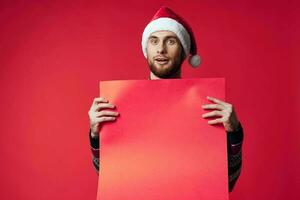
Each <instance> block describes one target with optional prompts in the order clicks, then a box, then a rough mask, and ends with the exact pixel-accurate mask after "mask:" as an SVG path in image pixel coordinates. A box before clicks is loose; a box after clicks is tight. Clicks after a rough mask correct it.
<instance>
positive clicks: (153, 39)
mask: <svg viewBox="0 0 300 200" xmlns="http://www.w3.org/2000/svg"><path fill="white" fill-rule="evenodd" d="M150 43H151V44H153V45H156V44H157V43H158V39H157V38H151V39H150Z"/></svg>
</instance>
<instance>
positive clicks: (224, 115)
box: [202, 97, 239, 132]
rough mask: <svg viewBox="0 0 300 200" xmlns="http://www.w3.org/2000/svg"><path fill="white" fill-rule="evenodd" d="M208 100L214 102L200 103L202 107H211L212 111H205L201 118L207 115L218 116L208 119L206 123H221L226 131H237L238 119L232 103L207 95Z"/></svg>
mask: <svg viewBox="0 0 300 200" xmlns="http://www.w3.org/2000/svg"><path fill="white" fill-rule="evenodd" d="M207 99H208V100H210V101H212V102H214V104H205V105H202V108H203V109H213V110H214V111H211V112H208V113H205V114H203V115H202V117H203V118H207V117H220V118H216V119H213V120H209V121H208V124H219V123H223V125H224V128H225V130H226V131H227V132H232V131H237V129H238V126H239V120H238V118H237V116H236V113H235V111H234V108H233V105H231V104H229V103H226V102H224V101H221V100H219V99H216V98H214V97H207Z"/></svg>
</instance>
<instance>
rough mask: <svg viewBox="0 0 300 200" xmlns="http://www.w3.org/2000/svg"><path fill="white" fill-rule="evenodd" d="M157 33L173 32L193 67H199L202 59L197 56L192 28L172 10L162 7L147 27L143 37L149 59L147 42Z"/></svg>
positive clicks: (143, 46)
mask: <svg viewBox="0 0 300 200" xmlns="http://www.w3.org/2000/svg"><path fill="white" fill-rule="evenodd" d="M156 31H172V32H173V33H175V34H176V35H177V37H178V39H179V40H180V42H181V44H182V47H183V49H184V52H185V55H186V56H188V55H190V56H189V63H190V65H191V66H192V67H198V66H199V65H200V63H201V58H200V56H199V55H197V44H196V41H195V37H194V34H193V31H192V29H191V27H190V26H189V25H188V24H187V22H186V21H185V20H184V19H183V18H181V17H180V16H178V15H177V14H176V13H175V12H173V11H172V10H171V9H170V8H167V7H165V6H163V7H161V8H160V9H159V10H158V11H157V12H156V13H155V15H154V16H153V18H152V20H151V22H150V23H149V24H148V25H147V26H146V28H145V29H144V32H143V37H142V50H143V53H144V56H145V57H146V58H147V52H146V49H147V41H148V38H149V37H150V35H151V34H152V33H154V32H156Z"/></svg>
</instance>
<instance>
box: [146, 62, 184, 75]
mask: <svg viewBox="0 0 300 200" xmlns="http://www.w3.org/2000/svg"><path fill="white" fill-rule="evenodd" d="M183 60H184V59H182V58H179V59H175V60H174V62H172V64H171V65H168V66H161V65H159V64H157V63H155V60H150V59H147V61H148V66H149V68H150V71H151V72H152V73H153V74H154V75H155V76H157V77H159V78H172V77H173V76H174V75H175V74H176V73H178V71H179V70H180V69H181V65H182V63H183Z"/></svg>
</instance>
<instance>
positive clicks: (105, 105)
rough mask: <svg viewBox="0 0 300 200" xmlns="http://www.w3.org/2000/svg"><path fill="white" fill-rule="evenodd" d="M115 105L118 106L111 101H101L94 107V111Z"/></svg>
mask: <svg viewBox="0 0 300 200" xmlns="http://www.w3.org/2000/svg"><path fill="white" fill-rule="evenodd" d="M115 107H116V106H115V105H113V104H110V103H99V104H98V105H96V106H95V107H94V108H93V109H94V111H99V110H101V109H104V108H115Z"/></svg>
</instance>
